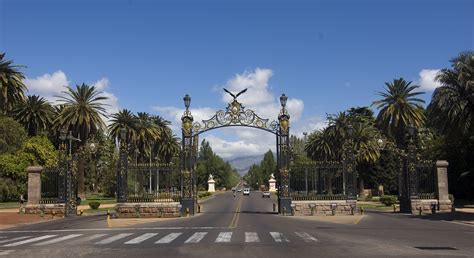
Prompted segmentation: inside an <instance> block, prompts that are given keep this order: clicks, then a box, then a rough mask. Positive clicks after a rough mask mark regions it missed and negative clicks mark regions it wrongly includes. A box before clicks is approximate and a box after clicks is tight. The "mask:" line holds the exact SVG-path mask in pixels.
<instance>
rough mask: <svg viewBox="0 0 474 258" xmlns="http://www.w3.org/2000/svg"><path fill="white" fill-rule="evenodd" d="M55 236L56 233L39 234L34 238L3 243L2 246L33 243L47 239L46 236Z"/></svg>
mask: <svg viewBox="0 0 474 258" xmlns="http://www.w3.org/2000/svg"><path fill="white" fill-rule="evenodd" d="M55 236H57V235H44V236H40V237H35V238H30V239H27V240H23V241H20V242H15V243H11V244H8V245H4V246H19V245H24V244H29V243H33V242H38V241H41V240H45V239H48V238H52V237H55Z"/></svg>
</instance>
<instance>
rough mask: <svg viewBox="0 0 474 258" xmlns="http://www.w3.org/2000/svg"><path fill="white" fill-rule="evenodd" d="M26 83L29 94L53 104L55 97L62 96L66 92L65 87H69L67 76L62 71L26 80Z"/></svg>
mask: <svg viewBox="0 0 474 258" xmlns="http://www.w3.org/2000/svg"><path fill="white" fill-rule="evenodd" d="M24 83H25V84H26V86H27V87H28V93H29V94H36V95H40V96H42V97H44V98H45V99H47V100H49V101H51V102H54V101H55V100H56V97H55V96H58V95H61V92H62V91H64V90H65V88H64V87H65V86H67V85H69V81H68V80H67V76H66V74H65V73H64V72H63V71H61V70H59V71H56V72H54V73H52V74H49V73H46V74H43V75H41V76H38V77H36V78H34V79H30V78H25V80H24Z"/></svg>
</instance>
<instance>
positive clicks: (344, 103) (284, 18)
mask: <svg viewBox="0 0 474 258" xmlns="http://www.w3.org/2000/svg"><path fill="white" fill-rule="evenodd" d="M473 3H474V1H472V0H471V1H456V0H455V1H264V0H261V1H258V0H256V1H225V0H224V1H134V0H129V1H38V0H37V1H22V0H16V1H7V0H0V51H2V52H6V53H7V57H8V58H9V59H14V60H15V62H16V63H19V64H24V65H26V66H27V68H26V69H24V72H25V74H26V76H27V77H28V79H27V84H28V85H29V86H30V92H31V93H38V94H42V95H45V96H49V98H50V99H51V98H52V97H51V96H53V95H56V94H58V93H55V92H57V91H59V90H60V89H61V86H62V84H66V83H68V84H70V85H74V84H77V83H82V82H86V83H92V84H98V86H99V87H100V88H101V90H103V91H105V92H106V94H107V96H109V97H111V101H109V104H110V105H111V107H110V110H111V111H114V110H117V109H118V108H128V109H131V110H133V111H147V112H152V113H158V114H161V115H163V116H165V117H167V118H168V119H170V120H172V121H173V122H175V120H176V118H177V117H179V112H180V109H181V108H182V97H183V95H184V94H186V93H189V94H190V95H191V96H192V107H194V108H196V111H195V112H196V113H197V114H198V115H197V117H198V118H200V115H202V116H203V118H204V117H206V116H208V115H210V114H211V113H212V110H215V109H219V108H223V107H225V101H226V100H227V99H225V96H224V95H223V92H222V91H221V88H222V87H229V88H233V89H234V90H238V89H240V88H244V87H250V89H249V91H248V92H247V93H246V95H247V97H245V96H243V97H242V101H243V102H244V104H245V100H248V106H249V107H252V108H254V109H256V110H257V111H261V113H263V115H268V116H273V113H272V112H274V109H275V108H277V107H278V103H277V98H278V96H279V95H280V94H281V93H283V92H284V93H286V94H287V95H288V96H289V97H290V100H291V101H293V102H292V103H293V104H294V105H293V106H294V109H293V110H292V111H294V113H295V116H294V120H293V121H294V123H293V129H294V130H293V131H294V132H296V133H299V134H301V133H302V132H303V131H311V130H314V129H315V128H318V127H321V126H322V125H323V120H324V117H325V114H326V113H335V112H338V111H342V110H344V109H347V108H349V107H351V106H367V105H370V103H371V102H372V101H373V100H375V99H377V96H376V95H375V93H376V92H377V91H380V90H383V85H384V82H385V81H389V80H392V79H394V78H398V77H404V78H405V79H407V80H412V81H415V82H416V83H418V84H421V85H422V86H423V88H424V90H425V91H426V92H427V94H426V95H425V99H426V100H427V101H429V99H430V97H431V93H432V90H433V89H434V88H435V87H436V83H434V82H433V81H432V78H433V76H434V74H435V73H436V70H438V69H441V68H445V67H447V66H449V62H448V61H449V59H451V58H452V57H454V56H456V55H457V54H458V53H459V52H460V51H464V50H472V49H474V48H473V42H474V30H473V24H474V18H473V17H474V15H473V13H474V6H473V5H474V4H473ZM263 97H265V98H268V99H270V100H265V99H263ZM252 98H253V99H252ZM269 118H273V117H269ZM205 136H206V137H207V138H208V139H209V140H210V141H211V144H213V147H214V149H216V150H217V152H218V153H220V154H222V155H223V156H227V157H229V156H235V155H240V154H241V153H248V154H255V153H257V152H262V151H263V150H264V149H266V148H267V147H268V146H270V147H271V146H272V145H273V144H274V143H273V142H272V140H273V138H272V137H271V136H262V135H261V134H260V133H259V132H258V131H257V132H255V131H246V130H244V131H241V132H239V131H236V130H233V129H228V130H223V131H213V132H212V133H209V134H206V135H205ZM262 137H263V138H262ZM260 139H265V144H262V143H260V142H259V140H260ZM260 141H261V140H260Z"/></svg>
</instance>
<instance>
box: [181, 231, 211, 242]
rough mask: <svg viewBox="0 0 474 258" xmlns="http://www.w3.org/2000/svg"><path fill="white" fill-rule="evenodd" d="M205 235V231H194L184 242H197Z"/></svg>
mask: <svg viewBox="0 0 474 258" xmlns="http://www.w3.org/2000/svg"><path fill="white" fill-rule="evenodd" d="M206 235H207V232H196V233H194V234H193V235H192V236H190V237H189V238H188V239H187V240H186V241H184V243H185V244H189V243H199V242H200V241H201V240H202V239H203V238H204V237H205V236H206Z"/></svg>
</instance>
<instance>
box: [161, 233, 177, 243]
mask: <svg viewBox="0 0 474 258" xmlns="http://www.w3.org/2000/svg"><path fill="white" fill-rule="evenodd" d="M181 234H183V233H169V234H168V235H166V236H164V237H163V238H162V239H160V240H158V241H156V242H155V244H169V243H171V242H173V240H175V239H176V238H178V237H179V236H181Z"/></svg>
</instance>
